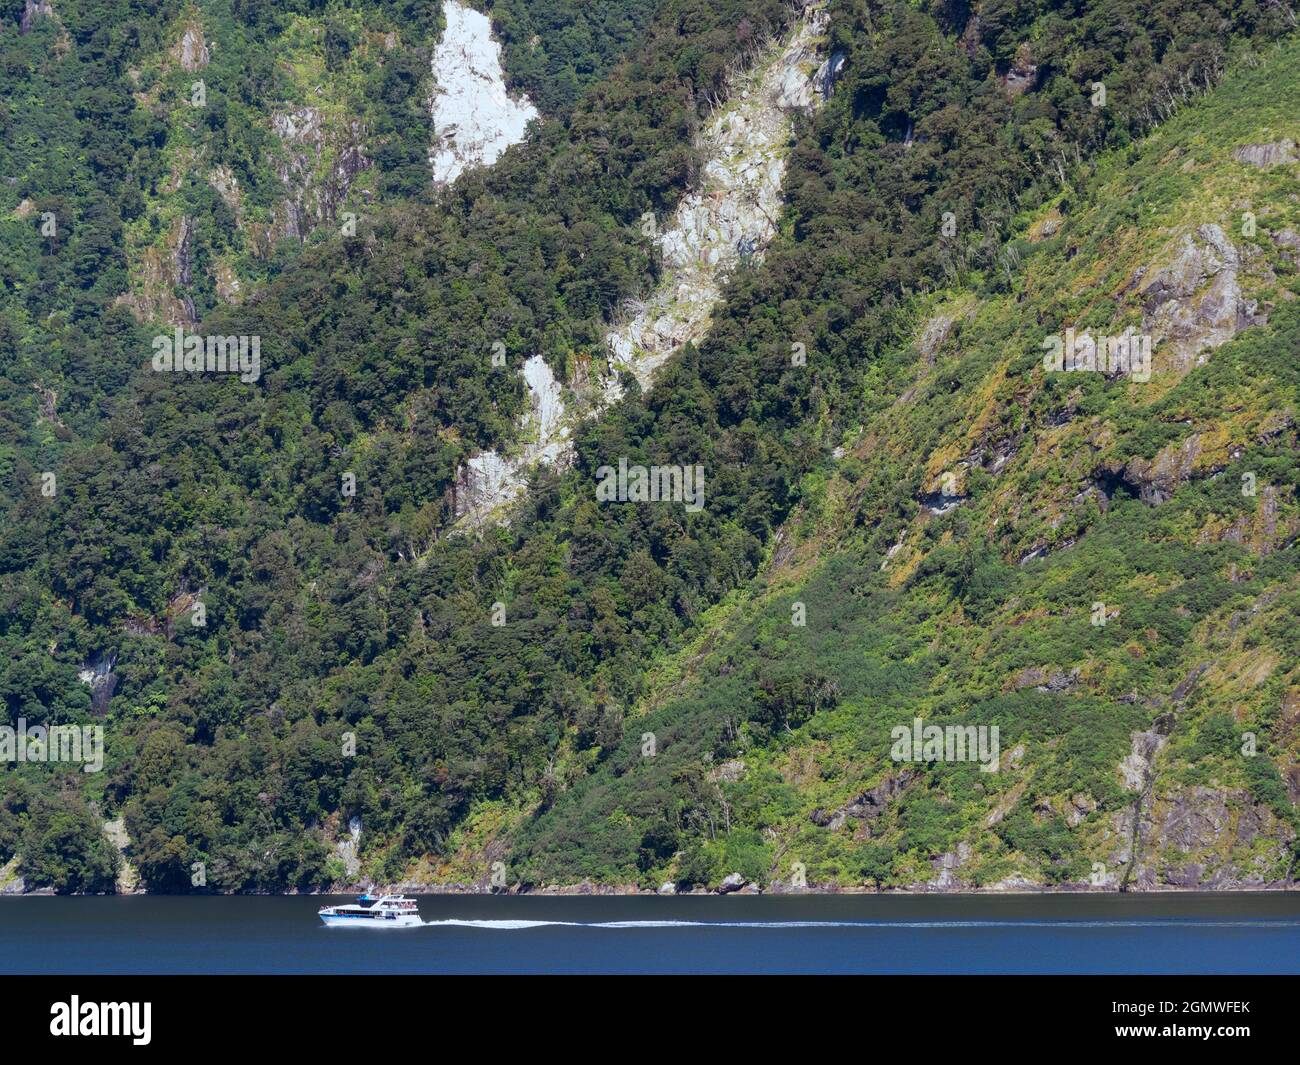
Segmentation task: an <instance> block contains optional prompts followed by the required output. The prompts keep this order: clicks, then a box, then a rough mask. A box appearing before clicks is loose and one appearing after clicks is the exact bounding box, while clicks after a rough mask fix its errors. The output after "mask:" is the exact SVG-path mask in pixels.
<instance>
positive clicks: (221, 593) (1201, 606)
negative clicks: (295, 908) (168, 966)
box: [0, 0, 1300, 891]
mask: <svg viewBox="0 0 1300 1065" xmlns="http://www.w3.org/2000/svg"><path fill="white" fill-rule="evenodd" d="M51 4H52V6H50V5H28V7H32V6H36V7H38V8H40V10H38V11H36V12H35V13H33V12H31V11H28V10H27V9H26V8H23V5H21V4H20V5H18V6H17V7H15V6H14V5H12V4H11V5H9V7H8V8H2V7H0V48H2V49H3V56H2V58H3V62H0V78H3V79H4V83H3V89H4V93H3V98H4V100H5V101H6V102H5V105H4V108H3V110H0V124H3V128H4V130H5V133H6V136H5V141H4V148H3V149H2V150H0V177H3V178H4V182H3V183H0V219H2V220H3V221H2V222H0V224H3V226H4V227H5V233H6V235H7V237H8V239H7V242H6V250H5V251H4V252H0V267H2V269H3V276H2V280H3V291H2V292H0V475H2V476H3V478H4V483H5V486H6V487H5V492H4V495H3V496H0V697H2V698H3V700H4V713H5V714H6V715H7V717H8V720H9V722H10V723H13V724H17V723H18V722H19V721H20V719H21V720H23V721H25V722H28V723H33V722H40V723H42V724H47V725H48V724H57V723H74V724H77V725H79V726H81V725H86V726H90V727H92V728H93V727H95V726H99V727H102V728H103V729H104V736H105V747H104V764H103V769H102V772H81V768H82V767H81V766H78V765H68V764H60V763H58V762H44V761H35V762H32V761H28V762H17V761H8V760H6V761H5V762H4V763H3V764H2V765H0V890H12V889H17V888H20V887H22V888H26V889H29V890H30V889H46V888H48V889H53V890H58V891H96V890H113V889H114V887H115V886H116V887H117V888H119V889H122V890H125V889H127V888H128V886H129V885H130V884H131V883H132V882H133V878H138V883H139V884H140V886H142V887H143V888H145V889H148V890H154V891H195V890H207V891H279V890H288V889H300V890H309V889H323V888H326V887H329V886H331V885H334V886H341V885H343V884H351V883H357V882H359V881H361V880H365V879H375V880H378V881H382V882H388V883H415V884H429V883H434V882H438V883H447V884H462V885H473V886H475V887H478V888H480V889H488V888H492V889H498V888H501V887H503V886H505V887H509V888H511V889H519V888H528V887H531V888H541V887H546V886H555V885H573V884H577V883H579V882H581V881H592V882H599V883H603V884H608V885H636V886H639V887H641V888H643V889H651V890H655V889H660V888H661V885H664V884H665V883H667V884H671V885H673V886H672V887H670V888H668V889H667V890H684V889H689V888H696V889H704V888H709V889H726V890H731V889H736V888H740V887H741V886H742V885H745V884H753V885H759V886H762V887H765V888H767V889H780V888H782V887H785V888H799V887H801V886H803V885H805V884H808V885H813V886H817V885H824V886H833V887H839V888H850V887H853V888H868V889H870V888H876V887H882V886H884V887H913V888H931V889H937V890H943V889H954V888H963V887H977V888H1003V889H1005V888H1008V887H1017V886H1044V887H1053V886H1070V887H1095V888H1099V889H1105V890H1116V889H1131V890H1137V889H1152V888H1159V887H1173V886H1184V887H1187V886H1202V887H1225V888H1226V887H1233V886H1239V885H1244V884H1251V885H1258V884H1289V883H1290V882H1291V879H1292V876H1293V873H1294V869H1293V866H1294V864H1295V863H1294V859H1295V855H1296V853H1297V849H1296V840H1297V829H1298V828H1300V822H1297V820H1296V817H1297V813H1296V806H1295V802H1296V800H1297V799H1298V798H1300V732H1298V731H1297V728H1298V726H1300V677H1298V676H1297V672H1296V670H1297V658H1298V656H1297V649H1298V647H1300V645H1298V644H1297V640H1296V637H1295V635H1294V627H1293V626H1291V625H1290V624H1288V622H1289V620H1290V618H1291V617H1292V616H1293V615H1294V614H1295V612H1296V607H1297V605H1300V604H1298V603H1297V594H1298V593H1297V587H1298V582H1297V581H1296V570H1297V565H1296V558H1297V556H1296V547H1295V542H1296V536H1297V533H1300V502H1298V501H1297V498H1296V493H1297V488H1298V487H1300V486H1298V485H1297V480H1298V479H1300V466H1298V464H1297V462H1296V450H1297V428H1296V422H1295V413H1296V401H1297V386H1298V385H1300V381H1298V380H1297V373H1300V320H1298V318H1297V316H1298V315H1300V310H1297V307H1300V301H1297V300H1296V296H1297V295H1300V280H1298V275H1297V260H1298V259H1300V238H1298V237H1297V236H1296V234H1297V231H1300V157H1298V155H1297V148H1296V144H1297V142H1300V127H1297V123H1296V119H1295V116H1296V115H1297V114H1300V64H1298V63H1297V60H1298V59H1300V53H1298V45H1297V36H1296V22H1295V15H1294V12H1293V10H1292V9H1291V7H1289V6H1288V5H1287V4H1285V3H1272V4H1263V5H1259V6H1256V5H1254V4H1247V5H1241V4H1236V3H1234V4H1228V3H1227V2H1226V0H1155V2H1154V3H1146V4H1143V5H1142V6H1141V7H1138V6H1136V5H1135V4H1133V3H1131V2H1128V0H1108V2H1107V3H1105V4H1090V3H1083V4H1073V5H1056V4H1051V3H1048V4H1043V5H1038V6H1037V7H1026V6H1024V5H1020V6H1016V5H1008V4H1004V3H1000V2H998V0H981V2H979V3H974V4H964V3H959V4H953V3H939V2H935V3H931V2H928V0H927V2H924V3H921V4H912V3H906V2H894V0H828V2H826V3H822V2H813V3H808V2H801V3H797V4H793V5H792V4H788V3H786V2H784V0H659V2H658V3H655V4H634V3H630V2H628V3H611V4H607V5H592V4H587V3H582V2H579V0H551V2H549V3H542V4H538V3H532V2H527V3H525V2H524V0H498V2H497V3H495V4H493V5H488V6H487V7H485V8H484V9H483V10H484V11H485V12H486V14H487V15H488V16H489V18H488V20H487V21H485V20H483V19H482V18H481V17H480V16H478V15H477V14H476V12H477V11H478V10H479V9H478V8H477V6H476V7H475V9H474V11H470V10H468V9H466V8H463V7H462V6H461V5H459V4H456V3H454V2H450V3H448V4H445V5H444V4H441V3H439V4H433V3H417V4H405V3H379V2H375V3H363V2H349V3H343V2H334V3H330V4H326V5H317V4H307V3H302V4H287V5H286V4H262V3H249V2H247V0H236V2H232V3H227V2H225V0H219V2H218V0H213V2H212V3H198V4H195V5H194V6H193V7H191V8H187V9H185V10H183V11H180V12H175V11H172V10H171V9H168V10H167V12H166V13H165V15H164V14H163V13H162V9H161V8H160V9H158V10H157V11H153V10H146V8H147V5H144V6H142V5H140V4H127V3H125V2H123V3H121V4H117V3H113V2H109V0H104V2H102V3H85V4H82V3H75V2H74V0H62V3H61V2H60V0H51ZM46 8H49V10H48V11H46V10H45V9H46ZM597 8H599V9H600V10H596V9H597ZM449 10H450V11H452V14H451V15H447V14H446V12H447V11H449ZM452 24H454V25H455V26H456V27H459V29H457V30H456V31H455V33H453V34H452V36H450V37H449V36H447V35H446V34H447V27H448V26H449V25H452ZM489 25H490V27H491V29H492V31H493V33H494V34H495V37H496V40H497V41H498V42H499V43H500V45H501V48H500V52H499V62H500V70H498V69H497V67H496V65H495V64H496V63H497V61H498V55H497V52H496V49H495V48H493V47H492V46H491V44H490V42H489V41H488V40H487V39H486V38H485V37H484V35H483V31H484V30H485V28H486V27H487V26H489ZM440 45H442V46H444V47H443V48H442V51H441V54H442V56H443V58H442V60H441V61H440V60H439V54H440V50H439V49H440ZM452 45H455V47H451V46H452ZM480 68H481V69H480ZM453 70H454V71H457V72H458V73H452V71H453ZM439 71H442V72H443V73H442V76H441V88H442V89H443V90H444V91H442V92H441V93H440V92H439V88H440V77H439ZM480 75H481V77H480ZM196 81H202V82H204V89H205V92H206V98H205V99H206V103H205V104H203V105H201V106H195V105H193V104H191V103H190V95H189V94H190V93H191V92H192V91H193V88H194V83H195V82H196ZM478 83H481V84H478ZM476 86H477V90H481V91H476ZM530 107H533V108H536V109H537V118H536V120H535V121H531V122H528V121H527V120H528V119H531V118H532V113H531V111H530V110H529V108H530ZM448 108H450V110H448ZM440 116H441V117H440ZM492 116H496V117H495V119H494V118H493V117H492ZM507 144H512V145H513V147H511V148H509V150H505V151H504V152H499V151H498V149H500V148H505V146H506V145H507ZM123 146H126V147H127V148H128V149H129V150H127V151H124V150H123ZM51 213H52V214H53V215H54V217H55V220H56V223H57V224H56V226H55V227H54V229H53V230H52V231H51V232H49V233H46V232H43V230H42V226H43V224H44V219H45V216H46V215H48V214H51ZM351 214H355V215H356V218H355V220H354V221H355V225H353V224H347V221H348V218H349V216H350V215H351ZM177 325H180V326H181V327H183V328H184V329H186V330H187V331H188V332H190V333H194V334H198V335H201V336H203V335H206V336H220V337H230V338H234V339H238V338H241V337H242V338H245V339H246V340H247V339H248V338H256V339H257V340H258V342H259V351H260V362H259V365H258V368H257V373H256V374H255V375H245V376H244V377H243V378H241V376H239V375H236V374H229V373H216V372H201V371H193V372H190V371H185V372H167V373H160V372H156V370H155V368H154V363H153V359H152V356H153V352H154V350H155V349H154V348H153V344H154V337H155V336H157V335H162V336H163V337H164V339H165V338H167V337H170V336H171V335H172V330H173V329H174V328H175V327H176V326H177ZM1085 337H1086V338H1088V339H1087V340H1086V341H1084V342H1082V343H1077V342H1078V341H1080V338H1085ZM1105 338H1111V342H1107V341H1106V340H1105ZM1067 349H1068V350H1067ZM1098 359H1099V360H1100V361H1098ZM182 369H183V368H182ZM611 471H614V472H611ZM629 471H631V473H630V475H629ZM636 471H643V472H644V474H645V476H644V477H642V478H641V479H640V480H637V478H638V476H639V474H638V473H637V472H636ZM615 472H617V474H618V476H617V477H615ZM650 482H653V484H654V491H653V493H651V492H650V491H649V489H648V487H647V485H648V483H650ZM503 504H509V505H508V506H503ZM503 519H504V520H503ZM0 724H2V723H0ZM936 726H937V727H938V729H939V732H938V737H939V738H938V739H937V740H936V739H935V734H936V733H935V730H936ZM927 730H928V731H927ZM2 750H3V748H2V747H0V751H2ZM123 874H126V875H125V877H123ZM6 884H7V885H8V887H7V888H6V886H5V885H6Z"/></svg>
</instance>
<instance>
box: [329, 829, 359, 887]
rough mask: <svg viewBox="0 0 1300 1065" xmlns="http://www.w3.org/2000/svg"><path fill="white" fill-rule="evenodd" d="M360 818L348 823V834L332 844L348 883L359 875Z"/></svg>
mask: <svg viewBox="0 0 1300 1065" xmlns="http://www.w3.org/2000/svg"><path fill="white" fill-rule="evenodd" d="M360 848H361V818H359V817H354V818H352V819H351V820H349V821H348V833H347V835H346V836H344V837H343V838H342V839H340V840H338V841H337V842H336V843H335V844H334V854H335V856H336V857H337V858H338V859H339V861H341V862H342V863H343V868H344V870H345V872H346V874H347V879H348V880H349V881H355V880H356V878H357V877H358V876H360V875H361V858H360V855H359V851H360Z"/></svg>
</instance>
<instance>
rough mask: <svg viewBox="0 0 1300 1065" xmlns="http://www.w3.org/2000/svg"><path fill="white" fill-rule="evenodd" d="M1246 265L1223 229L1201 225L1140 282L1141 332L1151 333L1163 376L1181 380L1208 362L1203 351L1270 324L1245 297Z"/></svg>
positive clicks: (1155, 356)
mask: <svg viewBox="0 0 1300 1065" xmlns="http://www.w3.org/2000/svg"><path fill="white" fill-rule="evenodd" d="M1243 265H1244V264H1243V259H1242V255H1241V253H1240V252H1239V251H1238V249H1237V247H1236V245H1234V244H1233V243H1232V241H1230V240H1229V239H1228V238H1227V237H1226V236H1225V235H1224V232H1223V230H1222V229H1220V228H1219V227H1218V226H1217V225H1213V224H1210V225H1203V226H1201V227H1200V228H1199V229H1197V231H1196V236H1195V238H1193V236H1192V235H1191V234H1190V233H1186V234H1184V235H1183V237H1182V239H1181V241H1180V242H1179V244H1178V249H1177V252H1176V254H1175V256H1174V259H1173V261H1172V262H1171V263H1170V264H1169V265H1168V266H1167V267H1165V268H1164V269H1163V270H1160V271H1158V272H1157V273H1155V274H1154V275H1153V276H1151V277H1150V278H1146V279H1144V280H1143V281H1142V282H1141V287H1140V289H1139V293H1140V296H1141V299H1142V303H1143V306H1144V311H1145V313H1144V314H1143V318H1142V331H1143V332H1144V333H1150V334H1151V337H1152V341H1153V344H1154V346H1155V355H1154V358H1155V363H1156V366H1157V367H1158V368H1159V370H1160V372H1162V373H1175V374H1177V375H1178V376H1180V377H1181V376H1182V375H1183V374H1185V373H1187V371H1188V370H1190V369H1191V368H1192V366H1193V365H1199V364H1201V363H1204V362H1205V360H1206V358H1208V356H1207V355H1205V354H1203V353H1205V352H1207V351H1210V350H1213V349H1214V348H1217V347H1220V346H1222V345H1223V344H1226V343H1227V342H1228V341H1229V340H1231V339H1232V338H1233V337H1234V336H1236V335H1237V334H1238V333H1239V332H1241V330H1243V329H1245V328H1247V327H1248V326H1252V325H1262V324H1264V323H1265V322H1266V321H1267V318H1266V316H1265V315H1263V314H1261V313H1259V311H1258V305H1257V304H1256V302H1255V301H1254V300H1247V299H1246V298H1245V296H1244V295H1243V294H1242V290H1241V281H1240V274H1241V272H1242V269H1243Z"/></svg>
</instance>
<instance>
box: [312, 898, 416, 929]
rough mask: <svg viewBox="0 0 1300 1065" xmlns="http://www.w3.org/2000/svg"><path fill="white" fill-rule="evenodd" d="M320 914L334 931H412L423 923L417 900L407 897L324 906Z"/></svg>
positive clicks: (367, 899) (368, 899)
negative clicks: (409, 929)
mask: <svg viewBox="0 0 1300 1065" xmlns="http://www.w3.org/2000/svg"><path fill="white" fill-rule="evenodd" d="M319 913H320V919H321V920H322V921H324V922H325V924H326V925H328V926H329V927H330V928H342V927H345V926H350V927H353V928H412V927H414V926H415V925H418V924H421V923H423V922H421V920H420V912H419V909H418V908H417V906H416V901H415V899H408V898H406V897H405V896H403V895H368V894H367V895H362V896H361V897H360V898H359V899H357V901H356V902H350V903H347V904H346V905H344V906H322V907H321V908H320V910H319Z"/></svg>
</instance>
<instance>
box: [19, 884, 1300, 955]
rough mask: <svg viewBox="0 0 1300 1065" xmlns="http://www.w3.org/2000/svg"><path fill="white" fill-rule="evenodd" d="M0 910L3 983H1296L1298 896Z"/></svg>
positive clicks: (184, 904) (586, 899)
mask: <svg viewBox="0 0 1300 1065" xmlns="http://www.w3.org/2000/svg"><path fill="white" fill-rule="evenodd" d="M326 901H327V900H326V899H323V898H321V897H319V896H288V897H280V896H275V897H268V896H241V897H165V896H131V897H121V898H118V897H91V898H69V897H60V898H54V897H25V898H0V972H2V973H6V974H37V973H51V974H82V973H85V974H138V973H146V974H157V973H213V974H226V973H751V972H752V973H1296V972H1300V895H1297V894H1266V895H1265V894H1258V895H1246V894H1231V895H1205V894H1178V895H1155V896H1150V895H1148V896H1131V895H1054V896H1047V895H1015V896H997V897H974V896H955V895H942V896H897V895H894V896H875V895H812V896H809V895H805V896H766V897H758V896H729V897H716V896H700V897H679V898H656V897H640V896H635V897H591V896H581V897H539V896H463V895H461V896H449V895H439V896H424V897H422V898H421V899H420V913H421V916H422V917H423V918H424V920H425V922H426V923H425V925H424V926H423V927H420V928H411V929H377V928H343V929H327V928H325V927H324V926H323V925H322V924H321V923H320V921H319V920H318V919H317V917H316V910H317V908H318V907H319V906H321V905H324V904H325V902H326Z"/></svg>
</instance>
